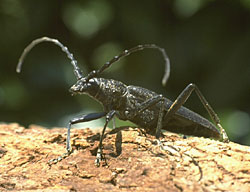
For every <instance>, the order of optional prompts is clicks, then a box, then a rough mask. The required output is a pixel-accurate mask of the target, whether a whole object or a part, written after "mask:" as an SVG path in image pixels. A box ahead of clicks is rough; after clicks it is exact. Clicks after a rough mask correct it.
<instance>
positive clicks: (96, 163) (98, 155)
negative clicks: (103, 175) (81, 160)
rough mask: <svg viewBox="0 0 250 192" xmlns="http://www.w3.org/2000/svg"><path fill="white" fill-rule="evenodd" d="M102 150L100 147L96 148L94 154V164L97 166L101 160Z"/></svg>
mask: <svg viewBox="0 0 250 192" xmlns="http://www.w3.org/2000/svg"><path fill="white" fill-rule="evenodd" d="M102 159H103V158H102V150H101V149H98V150H97V154H96V160H95V165H96V166H97V167H99V166H100V162H101V161H102Z"/></svg>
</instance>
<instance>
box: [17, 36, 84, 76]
mask: <svg viewBox="0 0 250 192" xmlns="http://www.w3.org/2000/svg"><path fill="white" fill-rule="evenodd" d="M42 42H52V43H54V44H56V45H57V46H59V47H61V49H62V51H63V52H65V53H66V54H67V57H68V58H69V59H70V60H71V64H72V65H73V67H74V73H75V76H76V77H77V79H81V78H82V77H83V75H82V71H81V69H80V68H79V67H78V65H77V60H75V59H74V57H73V54H72V53H70V52H69V50H68V48H67V47H66V46H64V45H63V44H62V43H61V42H60V41H58V40H57V39H52V38H49V37H42V38H38V39H35V40H34V41H32V42H31V43H30V44H29V45H28V46H27V47H26V48H25V49H24V51H23V53H22V55H21V57H20V58H19V61H18V64H17V67H16V72H17V73H20V72H21V68H22V64H23V61H24V59H25V57H26V55H27V54H28V53H29V52H30V50H31V49H32V48H33V47H34V46H36V45H37V44H39V43H42Z"/></svg>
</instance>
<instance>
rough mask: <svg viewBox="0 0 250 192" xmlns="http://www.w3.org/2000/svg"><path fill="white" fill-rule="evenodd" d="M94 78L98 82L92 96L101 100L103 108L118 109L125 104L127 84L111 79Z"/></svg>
mask: <svg viewBox="0 0 250 192" xmlns="http://www.w3.org/2000/svg"><path fill="white" fill-rule="evenodd" d="M95 79H96V81H97V82H98V84H99V91H98V92H97V94H96V95H95V96H94V98H95V99H96V100H98V101H99V102H101V103H102V104H103V106H104V108H110V109H119V108H120V107H122V106H123V105H125V103H126V93H127V86H126V85H125V84H124V83H122V82H120V81H116V80H113V79H103V78H95ZM92 96H93V95H92ZM108 110H109V109H108Z"/></svg>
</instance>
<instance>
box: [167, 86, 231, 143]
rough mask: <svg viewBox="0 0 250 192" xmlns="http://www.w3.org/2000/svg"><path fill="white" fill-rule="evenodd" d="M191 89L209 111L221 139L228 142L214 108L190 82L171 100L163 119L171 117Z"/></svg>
mask: <svg viewBox="0 0 250 192" xmlns="http://www.w3.org/2000/svg"><path fill="white" fill-rule="evenodd" d="M193 91H195V93H196V94H197V95H198V97H199V99H200V101H201V103H202V104H203V106H204V107H205V109H206V110H207V112H208V113H209V115H210V117H211V118H212V120H213V121H214V122H215V124H216V125H217V127H218V128H219V131H220V134H221V139H222V141H223V142H229V139H228V136H227V134H226V132H225V130H224V129H223V128H222V126H221V124H220V119H219V117H218V116H217V114H216V113H215V112H214V110H213V109H212V107H211V106H210V105H209V103H208V102H207V100H206V99H205V97H204V96H203V95H202V93H201V92H200V90H199V89H198V87H197V86H196V85H195V84H193V83H190V84H189V85H188V86H187V87H186V88H185V89H184V90H183V91H182V92H181V94H180V95H179V96H178V97H177V99H176V100H175V101H174V102H173V104H172V105H171V107H170V108H169V110H168V111H167V114H166V115H165V117H164V119H165V121H168V120H170V119H171V117H172V116H173V115H174V114H175V112H176V111H177V110H178V109H179V108H180V107H181V106H182V105H183V104H184V103H185V102H186V101H187V99H188V98H189V96H190V95H191V93H192V92H193Z"/></svg>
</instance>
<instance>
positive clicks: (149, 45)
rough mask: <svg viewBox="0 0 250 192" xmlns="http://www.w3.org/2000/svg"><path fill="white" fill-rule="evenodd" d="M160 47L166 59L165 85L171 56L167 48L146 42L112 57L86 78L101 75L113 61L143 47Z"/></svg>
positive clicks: (163, 81) (163, 82)
mask: <svg viewBox="0 0 250 192" xmlns="http://www.w3.org/2000/svg"><path fill="white" fill-rule="evenodd" d="M148 48H149V49H158V50H159V51H161V53H162V55H163V57H164V60H165V72H164V76H163V78H162V85H163V86H165V85H166V84H167V80H168V78H169V76H170V61H169V58H168V56H167V54H166V51H165V49H163V48H161V47H158V46H157V45H155V44H145V45H137V46H136V47H133V48H131V49H129V50H124V51H123V52H122V53H121V54H120V55H117V56H115V57H114V58H113V59H111V60H110V61H108V62H106V63H105V64H104V65H103V66H102V67H101V68H100V69H99V70H97V71H92V72H91V73H89V74H88V75H87V76H86V77H85V78H86V80H89V79H91V78H93V77H96V76H97V75H99V74H100V73H102V72H103V71H104V70H105V69H107V68H108V67H110V66H111V65H112V64H113V63H115V62H117V61H119V60H120V59H121V58H122V57H125V56H128V55H130V54H131V53H134V52H137V51H141V50H143V49H148Z"/></svg>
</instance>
